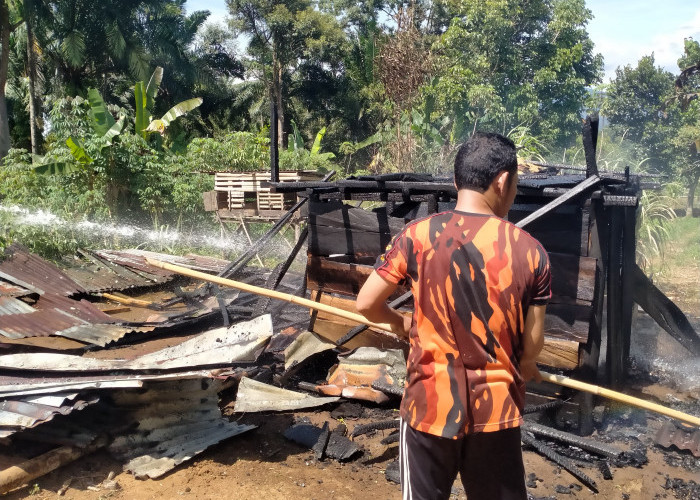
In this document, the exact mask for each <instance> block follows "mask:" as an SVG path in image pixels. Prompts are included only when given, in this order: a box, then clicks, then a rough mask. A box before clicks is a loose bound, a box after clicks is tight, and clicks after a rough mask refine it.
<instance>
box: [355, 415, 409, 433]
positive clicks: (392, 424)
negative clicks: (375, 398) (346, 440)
mask: <svg viewBox="0 0 700 500" xmlns="http://www.w3.org/2000/svg"><path fill="white" fill-rule="evenodd" d="M398 428H399V420H398V419H395V418H394V419H391V420H382V421H381V422H371V423H369V424H362V425H356V426H355V428H354V429H353V430H352V437H357V436H362V435H363V434H369V433H370V432H373V431H383V430H387V429H398Z"/></svg>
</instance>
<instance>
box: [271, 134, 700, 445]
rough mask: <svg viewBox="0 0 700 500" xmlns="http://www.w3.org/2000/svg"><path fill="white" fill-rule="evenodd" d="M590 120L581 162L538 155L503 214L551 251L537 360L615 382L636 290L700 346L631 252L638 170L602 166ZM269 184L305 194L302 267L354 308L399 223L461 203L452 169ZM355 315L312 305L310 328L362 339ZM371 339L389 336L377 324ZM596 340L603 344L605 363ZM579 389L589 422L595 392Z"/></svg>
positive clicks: (324, 290)
mask: <svg viewBox="0 0 700 500" xmlns="http://www.w3.org/2000/svg"><path fill="white" fill-rule="evenodd" d="M595 129H596V126H595V122H594V123H593V126H591V122H590V120H588V121H587V122H586V125H585V126H584V144H585V146H586V148H585V149H586V160H587V167H586V168H578V169H576V168H575V167H567V166H542V165H539V166H535V168H532V166H530V167H531V168H529V169H528V170H529V171H523V172H521V175H520V182H519V185H518V193H517V196H516V199H515V203H514V205H513V207H512V209H511V211H510V213H509V215H508V218H509V220H510V221H511V222H513V223H515V224H516V225H517V226H519V227H523V228H525V229H526V230H527V231H528V232H530V233H531V234H532V235H533V236H534V237H536V238H537V239H538V240H539V241H540V242H541V243H542V244H543V246H544V247H545V249H547V251H548V252H549V255H550V259H551V262H552V288H553V297H552V300H551V301H550V304H549V306H548V308H547V315H546V320H545V335H546V340H545V347H544V350H543V352H542V354H541V356H540V358H539V360H538V362H539V363H540V364H541V365H544V366H545V367H551V368H554V369H559V370H567V371H571V372H573V373H574V374H575V375H576V376H577V377H578V378H581V379H585V380H589V381H594V380H597V379H600V378H601V377H600V376H599V372H602V374H603V377H602V378H603V380H604V381H605V383H606V384H607V385H611V386H613V387H614V386H619V385H620V384H621V383H622V382H623V380H624V375H625V374H626V372H627V368H628V363H629V361H628V360H629V352H630V338H631V333H632V317H633V308H634V307H635V302H636V303H638V304H639V305H640V306H642V307H643V308H644V309H645V310H646V311H647V312H648V313H649V314H650V315H651V316H652V317H654V319H656V320H657V322H659V324H660V325H661V326H662V327H663V328H665V329H666V330H667V331H669V332H670V333H671V334H673V335H674V337H675V338H677V339H678V340H679V341H680V342H681V343H682V344H683V345H685V346H686V347H687V348H688V349H689V350H691V352H694V353H696V354H697V353H700V344H699V342H698V337H697V335H696V334H695V332H694V331H693V329H692V328H691V327H690V325H689V323H688V322H687V320H686V319H685V316H684V315H683V314H682V313H681V312H680V310H678V308H677V307H676V306H675V305H673V303H672V302H671V301H670V300H668V299H667V298H666V297H665V296H664V295H663V294H662V293H661V292H660V291H659V290H658V289H656V288H655V287H654V286H653V285H652V284H651V282H650V281H649V280H648V279H647V278H646V276H645V275H644V273H643V272H641V270H640V269H639V268H638V267H637V264H636V262H635V242H636V231H635V226H636V222H637V212H638V204H639V198H640V194H641V190H642V189H643V187H644V183H643V181H644V180H645V179H643V178H641V177H640V176H634V175H630V174H629V171H626V172H625V173H605V172H599V171H598V169H597V166H596V162H595V154H594V151H595V143H594V138H595V135H596V130H595ZM647 180H648V179H647ZM275 190H276V191H277V192H280V193H289V192H296V193H304V194H305V196H307V197H308V200H309V203H308V208H307V220H308V235H309V238H308V245H307V247H308V263H307V274H306V275H307V285H308V288H309V289H310V290H311V293H312V297H313V298H314V299H315V300H316V301H319V302H323V303H328V304H331V305H334V306H338V307H341V308H344V309H349V310H352V309H353V308H354V298H355V295H356V294H357V292H358V291H359V289H360V287H361V286H362V284H363V283H364V280H365V279H366V278H367V276H368V275H369V274H370V273H371V271H372V265H373V264H374V262H375V260H376V258H377V257H378V256H379V255H380V254H382V253H383V252H384V250H385V248H386V245H387V244H388V243H389V242H390V240H391V238H392V237H393V236H394V235H395V234H396V233H398V232H399V231H400V230H401V229H402V228H403V227H404V225H405V223H407V222H409V221H411V220H414V219H416V218H419V217H422V216H426V215H428V214H431V213H435V212H439V211H442V210H445V209H449V208H451V207H454V205H455V203H456V190H455V188H454V185H453V182H452V179H451V178H437V177H433V176H431V175H422V174H389V175H380V176H374V177H356V178H350V179H347V180H339V181H337V182H333V183H327V182H299V183H294V184H281V183H280V184H276V185H275ZM362 204H364V206H365V207H367V209H365V208H362V207H361V205H362ZM392 299H394V302H393V305H394V306H399V305H402V304H405V303H407V302H408V301H410V292H408V291H407V290H406V289H404V290H399V291H397V292H396V294H395V296H394V297H392ZM353 326H355V325H352V324H349V323H347V322H342V321H341V320H339V319H337V318H335V317H333V316H331V315H324V314H322V313H314V314H313V315H312V324H311V327H310V329H311V330H312V331H314V332H316V333H319V334H321V335H322V336H325V337H327V338H329V339H331V340H333V341H335V342H336V343H338V344H343V345H345V346H346V347H350V348H352V347H356V346H358V345H362V343H363V341H360V340H358V339H353V334H354V333H356V332H357V330H358V329H359V327H358V328H355V330H354V331H353V330H351V331H350V332H348V330H349V328H352V327H353ZM365 335H366V334H365ZM604 340H605V341H606V342H603V341H604ZM364 342H367V340H365V341H364ZM372 342H374V343H375V344H377V345H381V346H385V347H393V346H389V345H387V343H388V342H389V341H387V339H386V337H382V336H381V335H380V334H379V333H378V332H375V338H374V340H373V341H372ZM601 345H606V348H605V349H606V350H605V353H604V360H605V361H604V363H600V361H601V359H602V356H601V354H603V353H601ZM579 399H580V401H579V403H581V404H582V405H583V406H582V407H581V410H582V411H580V412H579V414H580V415H583V419H582V420H581V422H580V425H581V426H582V430H583V431H584V432H585V430H586V427H590V409H591V407H590V405H591V401H592V399H591V397H590V396H589V395H582V397H581V398H579Z"/></svg>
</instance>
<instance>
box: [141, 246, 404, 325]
mask: <svg viewBox="0 0 700 500" xmlns="http://www.w3.org/2000/svg"><path fill="white" fill-rule="evenodd" d="M146 262H148V263H149V264H150V265H152V266H156V267H159V268H161V269H167V270H168V271H173V272H176V273H179V274H184V275H185V276H190V277H191V278H198V279H201V280H206V281H210V282H212V283H216V284H218V285H224V286H229V287H231V288H237V289H238V290H243V291H244V292H251V293H255V294H258V295H262V296H264V297H270V298H273V299H277V300H284V301H286V302H291V303H292V304H297V305H300V306H304V307H308V308H309V309H315V310H317V311H323V312H327V313H329V314H334V315H336V316H340V317H341V318H345V319H349V320H350V321H356V322H358V323H364V324H365V325H367V326H369V327H371V328H374V329H375V330H382V331H385V332H391V325H389V324H388V323H372V322H371V321H367V318H365V317H364V316H362V315H361V314H357V313H353V312H350V311H345V310H343V309H339V308H337V307H333V306H329V305H327V304H321V303H319V302H314V301H313V300H309V299H305V298H303V297H297V296H296V295H290V294H288V293H283V292H278V291H277V290H268V289H267V288H262V287H259V286H255V285H249V284H248V283H243V282H241V281H234V280H230V279H227V278H221V277H219V276H213V275H211V274H206V273H202V272H199V271H195V270H193V269H187V268H186V267H182V266H176V265H175V264H169V263H167V262H162V261H159V260H155V259H150V258H147V259H146Z"/></svg>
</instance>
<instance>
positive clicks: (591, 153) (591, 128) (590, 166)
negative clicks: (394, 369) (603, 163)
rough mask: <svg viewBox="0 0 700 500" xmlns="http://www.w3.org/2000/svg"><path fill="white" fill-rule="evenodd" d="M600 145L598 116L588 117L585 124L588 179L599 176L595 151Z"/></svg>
mask: <svg viewBox="0 0 700 500" xmlns="http://www.w3.org/2000/svg"><path fill="white" fill-rule="evenodd" d="M597 145H598V116H597V115H596V116H592V117H591V116H587V117H586V120H585V121H584V123H583V152H584V153H585V155H586V177H590V176H592V175H598V163H597V162H596V159H595V150H596V146H597Z"/></svg>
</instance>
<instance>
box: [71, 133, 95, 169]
mask: <svg viewBox="0 0 700 500" xmlns="http://www.w3.org/2000/svg"><path fill="white" fill-rule="evenodd" d="M66 144H67V145H68V147H69V148H70V152H71V154H72V155H73V158H75V159H76V160H77V161H78V163H82V164H83V165H87V164H88V163H92V161H93V160H92V158H91V157H90V155H89V154H88V153H87V151H86V150H85V147H84V146H83V145H82V144H81V142H80V141H79V140H76V139H73V136H70V137H69V138H68V139H66Z"/></svg>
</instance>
